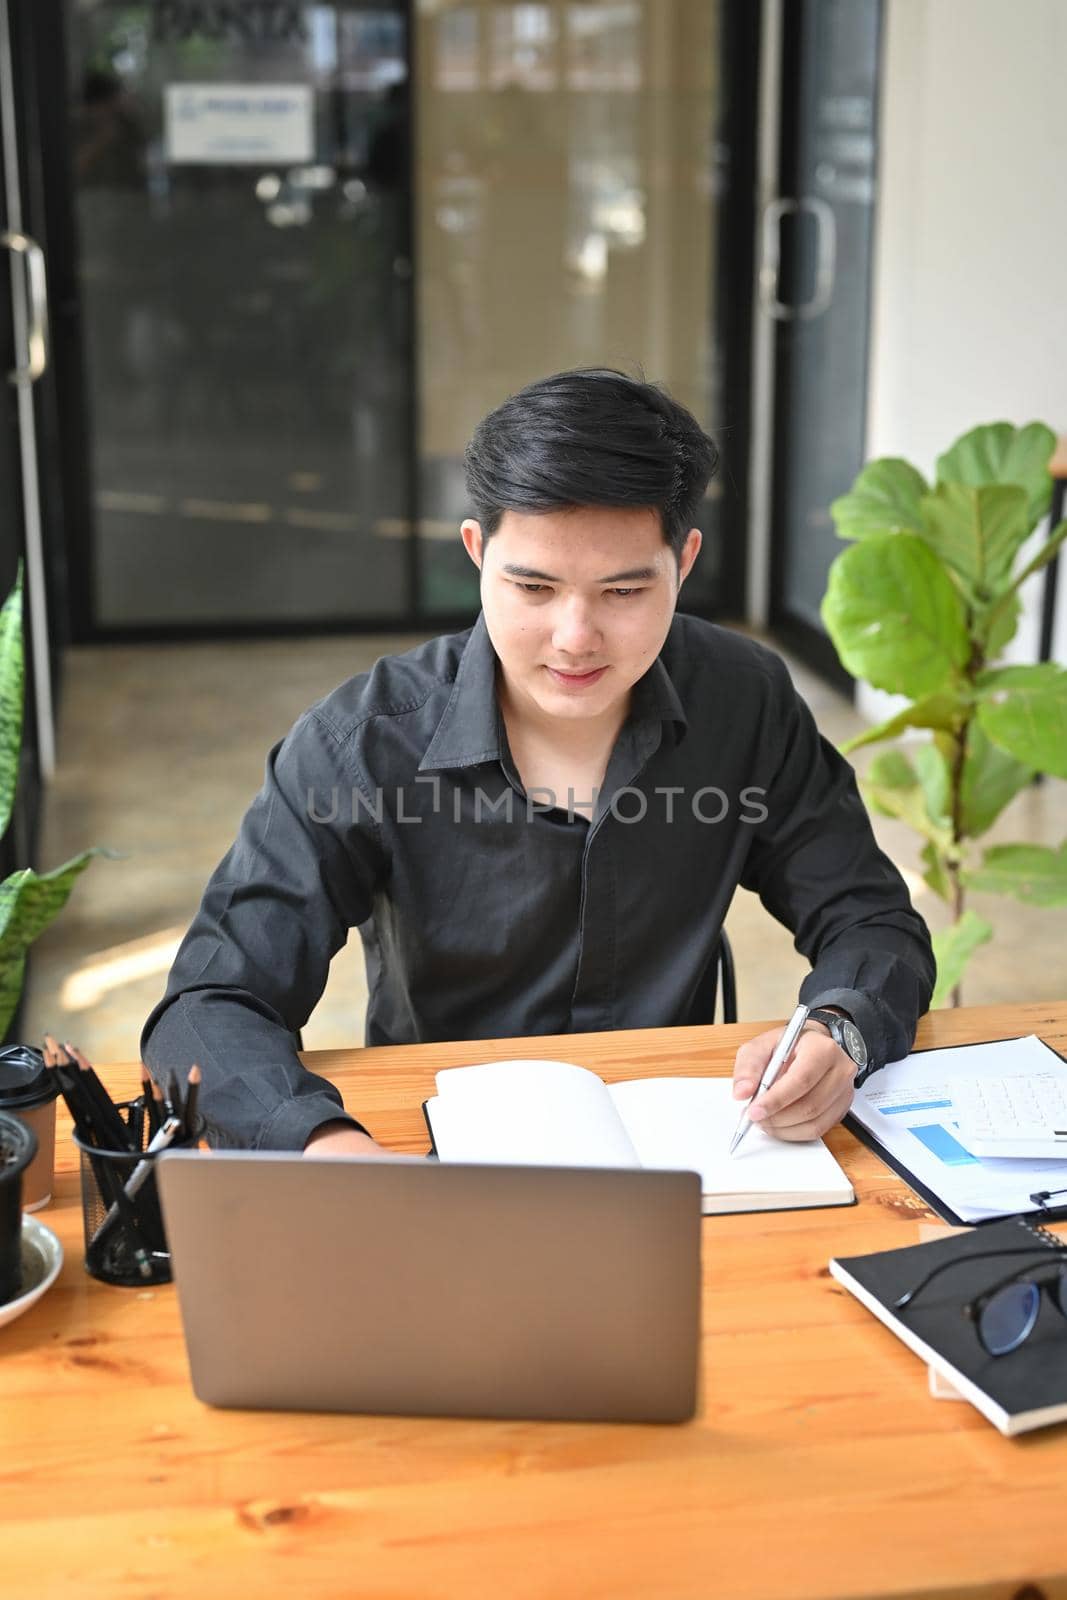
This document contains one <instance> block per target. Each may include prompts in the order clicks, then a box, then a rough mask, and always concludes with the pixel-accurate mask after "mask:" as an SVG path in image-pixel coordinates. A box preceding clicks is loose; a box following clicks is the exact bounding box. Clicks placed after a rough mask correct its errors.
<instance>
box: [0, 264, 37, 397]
mask: <svg viewBox="0 0 1067 1600" xmlns="http://www.w3.org/2000/svg"><path fill="white" fill-rule="evenodd" d="M0 245H4V246H6V247H7V249H8V250H11V251H13V252H14V254H15V255H17V256H18V257H20V259H21V260H22V262H23V263H24V268H25V272H26V286H27V304H28V308H29V315H28V318H27V323H26V362H25V365H23V366H17V367H15V368H14V370H13V371H12V372H9V373H8V379H9V381H10V382H11V383H20V384H27V385H28V384H31V383H36V382H37V379H38V378H39V377H40V376H41V374H42V373H43V372H44V370H45V368H46V367H47V365H48V280H47V277H46V275H45V269H44V251H43V250H42V249H41V247H40V245H39V244H38V243H37V241H36V240H35V239H31V238H30V236H29V234H27V233H0Z"/></svg>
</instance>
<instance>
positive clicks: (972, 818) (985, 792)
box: [960, 721, 1034, 839]
mask: <svg viewBox="0 0 1067 1600" xmlns="http://www.w3.org/2000/svg"><path fill="white" fill-rule="evenodd" d="M1033 776H1034V769H1033V767H1031V766H1028V765H1027V764H1026V763H1025V762H1024V761H1017V760H1016V759H1015V757H1014V756H1011V755H1009V754H1008V752H1007V751H1006V750H1002V749H1001V748H1000V746H999V745H995V744H993V743H991V741H990V740H989V738H988V737H987V735H986V733H985V730H984V729H983V727H982V725H981V723H980V722H977V721H976V722H972V723H971V726H970V728H969V730H968V733H967V754H966V756H965V757H964V761H963V772H962V780H961V783H960V825H961V829H962V831H963V832H964V833H965V834H966V835H967V836H968V837H969V838H972V839H977V838H978V837H979V835H980V834H983V833H985V831H986V829H987V828H989V827H991V826H992V825H993V823H994V822H995V821H996V819H997V818H998V817H999V816H1000V813H1001V812H1002V811H1003V810H1004V807H1005V806H1006V805H1007V804H1008V802H1009V801H1010V800H1013V799H1014V798H1015V796H1016V795H1017V794H1018V793H1019V791H1020V790H1021V789H1025V788H1026V785H1027V784H1028V783H1029V782H1030V780H1031V779H1032V778H1033Z"/></svg>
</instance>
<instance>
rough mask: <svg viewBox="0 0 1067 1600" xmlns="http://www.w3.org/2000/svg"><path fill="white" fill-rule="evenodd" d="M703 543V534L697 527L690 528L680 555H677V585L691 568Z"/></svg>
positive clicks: (687, 574)
mask: <svg viewBox="0 0 1067 1600" xmlns="http://www.w3.org/2000/svg"><path fill="white" fill-rule="evenodd" d="M703 543H704V535H703V534H702V533H701V531H700V529H699V528H690V530H689V532H688V533H687V534H686V536H685V543H684V544H683V546H682V552H681V555H680V556H679V557H678V587H679V589H680V588H681V587H682V584H683V583H684V582H685V580H686V578H688V576H689V574H690V572H691V571H692V568H693V563H694V561H695V560H696V558H697V556H698V555H699V554H700V546H701V545H702V544H703Z"/></svg>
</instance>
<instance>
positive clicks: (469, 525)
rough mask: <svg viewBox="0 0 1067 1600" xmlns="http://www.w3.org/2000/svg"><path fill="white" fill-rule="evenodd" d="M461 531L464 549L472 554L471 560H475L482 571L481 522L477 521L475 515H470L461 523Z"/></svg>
mask: <svg viewBox="0 0 1067 1600" xmlns="http://www.w3.org/2000/svg"><path fill="white" fill-rule="evenodd" d="M459 532H460V538H461V539H462V540H463V548H464V550H466V552H467V554H468V555H469V556H470V558H471V560H472V561H473V562H474V565H475V566H476V567H477V568H478V571H479V572H480V571H481V570H482V525H481V523H480V522H475V520H474V518H473V517H468V518H467V520H466V521H465V522H463V523H461V524H460V529H459Z"/></svg>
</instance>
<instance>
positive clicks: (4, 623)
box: [0, 564, 104, 1041]
mask: <svg viewBox="0 0 1067 1600" xmlns="http://www.w3.org/2000/svg"><path fill="white" fill-rule="evenodd" d="M23 677H24V669H23V649H22V566H21V564H20V565H19V571H18V577H17V578H16V580H15V587H14V588H13V589H12V591H11V593H10V594H9V595H8V597H7V600H6V601H5V602H4V605H3V607H2V609H0V838H2V837H3V836H4V834H5V833H6V832H7V828H8V824H9V822H10V821H11V812H12V809H13V807H14V803H15V786H16V783H17V780H18V770H19V754H20V751H21V748H22V706H23V686H24V685H23ZM103 853H104V852H102V851H100V850H97V849H92V850H83V851H82V852H81V854H80V855H77V856H73V857H72V858H71V860H70V861H65V862H64V863H63V865H62V866H60V867H55V868H53V870H52V871H51V872H46V873H42V874H40V875H38V874H37V873H36V872H34V871H33V869H32V868H31V867H24V868H23V869H22V870H21V871H20V872H13V873H12V874H11V876H10V877H9V878H5V879H4V881H3V882H0V1041H2V1040H3V1039H4V1037H5V1036H6V1034H7V1031H8V1028H9V1027H10V1025H11V1019H12V1017H13V1016H14V1015H15V1011H16V1009H17V1007H18V1003H19V997H20V996H21V994H22V984H23V979H24V976H25V971H26V952H27V950H28V949H29V947H30V945H31V944H32V943H33V941H34V940H35V939H36V938H37V936H38V935H39V934H41V933H43V932H44V930H45V928H47V927H48V925H49V923H51V922H52V921H53V920H54V919H55V918H56V916H58V914H59V912H60V911H61V910H62V909H63V907H64V906H65V905H66V903H67V900H68V898H69V897H70V891H71V889H72V888H73V887H74V882H75V880H76V879H77V878H78V876H79V875H80V874H81V873H82V872H84V870H85V868H86V867H87V866H88V865H89V862H90V861H91V860H92V858H93V856H94V855H100V854H103Z"/></svg>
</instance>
